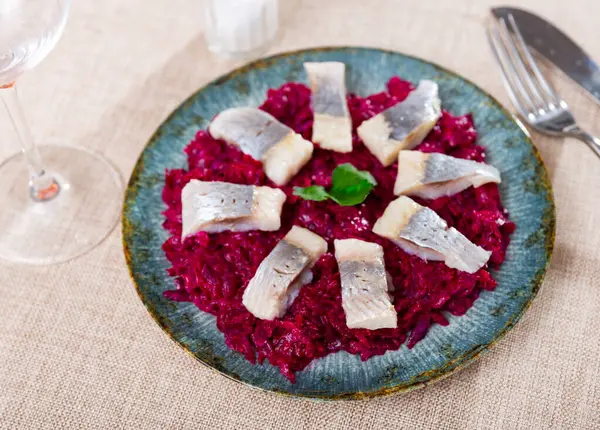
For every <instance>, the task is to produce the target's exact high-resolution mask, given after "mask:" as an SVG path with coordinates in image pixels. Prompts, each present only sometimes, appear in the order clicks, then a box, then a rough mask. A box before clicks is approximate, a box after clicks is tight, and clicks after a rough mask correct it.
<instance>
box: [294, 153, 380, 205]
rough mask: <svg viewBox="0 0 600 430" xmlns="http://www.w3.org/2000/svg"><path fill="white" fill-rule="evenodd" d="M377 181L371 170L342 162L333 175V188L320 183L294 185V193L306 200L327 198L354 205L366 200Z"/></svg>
mask: <svg viewBox="0 0 600 430" xmlns="http://www.w3.org/2000/svg"><path fill="white" fill-rule="evenodd" d="M375 185H377V181H376V180H375V178H374V177H373V175H371V174H370V173H369V172H366V171H362V170H358V169H357V168H356V167H354V166H353V165H352V164H349V163H346V164H340V165H339V166H337V167H336V168H335V170H334V171H333V174H332V175H331V189H330V190H329V191H327V190H326V189H325V187H322V186H320V185H311V186H310V187H304V188H302V187H294V195H295V196H299V197H302V198H303V199H304V200H313V201H316V202H322V201H324V200H327V199H331V200H333V201H335V202H336V203H337V204H339V205H340V206H354V205H358V204H360V203H362V202H364V201H365V199H366V198H367V196H368V195H369V193H370V192H371V190H372V189H373V187H375Z"/></svg>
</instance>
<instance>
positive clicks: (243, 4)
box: [204, 0, 279, 58]
mask: <svg viewBox="0 0 600 430" xmlns="http://www.w3.org/2000/svg"><path fill="white" fill-rule="evenodd" d="M278 27H279V13H278V0H206V1H205V2H204V38H205V39H206V44H207V45H208V49H209V50H210V51H212V52H214V53H216V54H219V55H224V56H226V57H231V58H251V57H256V56H258V55H259V54H262V53H263V52H264V51H266V49H267V48H268V47H269V45H270V43H271V42H272V41H273V39H274V38H275V36H276V35H277V29H278Z"/></svg>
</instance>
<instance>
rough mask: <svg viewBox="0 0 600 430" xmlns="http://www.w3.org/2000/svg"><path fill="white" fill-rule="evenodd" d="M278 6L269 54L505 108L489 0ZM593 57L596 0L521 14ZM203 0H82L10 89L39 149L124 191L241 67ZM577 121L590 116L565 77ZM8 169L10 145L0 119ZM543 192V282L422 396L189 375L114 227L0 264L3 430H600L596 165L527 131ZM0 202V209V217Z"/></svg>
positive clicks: (546, 4)
mask: <svg viewBox="0 0 600 430" xmlns="http://www.w3.org/2000/svg"><path fill="white" fill-rule="evenodd" d="M282 3H283V6H284V7H283V15H284V16H283V23H282V27H283V28H282V30H283V31H282V34H281V37H280V38H279V39H278V41H277V43H276V44H275V45H274V46H273V48H272V50H271V52H278V51H284V50H290V49H297V48H302V47H309V46H320V45H362V46H374V47H382V48H387V49H393V50H398V51H401V52H405V53H409V54H414V55H417V56H420V57H423V58H425V59H428V60H432V61H435V62H437V63H439V64H442V65H444V66H446V67H449V68H451V69H454V70H456V71H458V72H459V73H461V74H463V75H464V76H466V77H467V78H470V79H471V80H473V81H475V82H476V83H478V84H479V85H480V86H482V87H483V88H485V89H487V90H489V91H490V92H491V93H492V94H494V95H496V96H497V97H498V98H499V99H500V100H501V101H503V102H505V103H507V102H508V99H507V96H506V94H505V92H504V90H503V88H502V85H501V82H500V79H499V75H498V72H497V70H496V68H495V65H494V63H493V60H492V56H491V54H490V51H489V49H488V46H487V42H486V39H485V34H484V32H483V27H482V25H483V22H484V20H485V18H486V16H487V9H488V7H489V6H490V4H491V3H492V1H491V0H485V1H482V0H461V1H456V0H447V1H433V0H429V1H427V0H403V1H379V0H377V1H374V0H352V1H348V0H335V1H331V0H329V1H325V0H305V1H288V0H282ZM519 3H520V4H521V5H522V6H524V7H527V8H530V9H533V10H536V11H538V12H541V13H543V15H545V16H546V17H548V18H550V19H551V20H553V21H555V22H558V23H560V26H561V28H563V29H564V30H565V31H566V32H568V33H569V34H570V35H572V36H573V37H574V38H575V39H576V40H578V41H581V43H582V44H583V46H584V47H585V48H586V49H587V50H588V51H589V52H590V53H591V54H592V55H593V56H595V57H596V58H597V59H600V38H599V36H600V33H599V30H598V24H597V23H598V17H599V16H600V2H598V1H592V0H570V1H568V2H566V1H562V0H528V1H521V2H519ZM200 17H201V1H200V0H185V1H183V0H127V1H122V0H103V1H95V0H79V1H74V2H73V7H72V14H71V17H70V20H69V22H68V25H67V28H66V32H65V34H64V37H63V39H62V40H61V41H60V43H59V45H58V46H57V48H56V50H55V51H54V52H53V53H52V54H51V55H50V57H49V58H48V59H47V60H46V61H45V62H43V63H42V64H41V65H40V66H39V67H38V68H37V69H35V70H34V71H33V72H31V73H30V74H28V75H27V76H25V77H23V79H22V80H21V82H20V85H21V94H22V99H23V103H24V105H25V107H26V111H27V114H28V116H29V119H30V122H31V124H32V128H33V133H34V135H35V137H36V138H37V140H38V141H45V142H51V143H52V142H69V143H74V144H78V145H83V146H86V147H88V148H91V149H93V150H96V151H99V152H101V153H103V154H104V155H105V156H106V157H108V158H109V159H110V160H112V161H113V162H114V163H115V164H116V165H117V166H118V167H119V169H120V170H121V171H122V172H123V176H124V177H125V178H128V177H129V174H130V172H131V170H132V168H133V165H134V163H135V160H136V158H137V156H138V154H139V152H140V151H141V150H142V148H143V147H144V145H145V144H146V141H147V139H148V138H149V136H150V135H151V134H152V132H153V131H154V129H155V128H156V127H157V126H158V125H159V124H160V122H161V121H163V119H165V117H166V116H167V115H168V114H169V113H170V112H171V110H172V109H173V108H175V107H176V106H177V105H178V104H179V103H180V102H181V101H182V100H183V99H185V98H186V97H187V96H188V95H189V94H191V93H192V92H193V91H194V90H196V89H197V88H199V87H200V86H202V85H203V84H204V83H206V82H208V81H209V80H211V79H213V78H214V77H216V76H217V75H220V74H222V73H224V72H226V71H228V70H230V69H231V68H233V67H234V66H236V65H237V64H235V63H232V62H228V61H222V60H217V59H215V58H213V57H211V56H210V55H209V53H208V52H207V50H206V48H205V45H204V42H203V39H202V25H201V19H200ZM556 82H557V84H558V86H559V88H560V89H561V90H562V92H563V93H564V94H565V96H566V98H567V100H568V102H569V103H570V104H571V106H572V107H573V109H574V110H575V112H576V113H577V115H578V117H579V118H581V121H582V123H583V124H584V125H586V126H587V127H588V128H589V129H590V130H591V131H592V132H595V133H596V134H600V124H598V119H599V117H600V107H598V106H595V105H594V104H593V103H592V102H591V101H590V100H589V99H588V98H587V97H586V96H585V95H583V94H582V93H581V92H580V91H578V90H577V89H576V88H575V86H574V85H573V84H572V83H570V82H568V81H567V80H566V79H564V78H562V77H557V78H556ZM0 118H1V119H0V127H1V128H0V130H1V134H0V138H1V139H2V142H1V145H0V147H1V151H2V154H0V155H2V156H5V155H8V154H9V153H10V152H14V151H15V150H16V147H15V146H13V145H14V134H13V132H12V129H11V128H10V125H9V124H8V122H7V120H6V115H5V113H4V112H2V113H1V114H0ZM534 140H535V142H536V144H537V145H538V147H539V149H540V152H541V153H542V155H543V158H544V159H545V161H546V164H547V167H548V169H549V171H550V175H551V177H552V181H553V184H554V192H555V198H556V202H557V206H558V234H557V239H556V248H555V251H554V259H553V261H552V265H551V267H550V270H549V271H548V274H547V276H546V280H545V283H544V286H543V287H542V289H541V291H540V293H539V295H538V297H537V298H536V300H535V302H534V304H533V306H532V308H531V309H530V310H529V312H528V313H527V314H526V315H525V317H524V318H523V320H522V321H521V322H520V323H519V324H518V326H517V327H516V328H515V329H514V330H513V331H512V332H511V333H510V334H509V335H508V336H506V338H505V339H504V340H502V341H501V342H500V343H499V344H498V345H497V346H496V347H495V348H494V349H493V350H492V351H491V353H490V354H488V355H486V356H485V357H483V358H481V359H480V360H478V361H477V362H476V363H474V364H473V365H471V366H469V367H468V368H467V369H465V370H463V371H461V372H459V373H457V374H456V375H454V376H452V377H450V378H448V379H446V380H443V381H442V382H439V383H437V384H435V385H432V386H429V387H427V388H425V389H421V390H418V391H416V392H411V393H409V394H404V395H394V396H392V397H387V398H380V399H372V400H368V401H355V402H341V403H340V402H338V403H316V402H312V401H307V400H294V399H289V398H284V397H279V396H277V395H273V394H268V393H263V392H259V391H256V390H252V389H250V388H247V387H245V386H243V385H241V384H238V383H235V382H232V381H230V380H228V379H226V378H224V377H222V376H220V375H218V374H216V373H214V372H213V371H211V370H209V369H207V368H206V367H204V366H202V365H201V364H200V363H198V362H196V361H195V360H194V359H193V358H192V357H190V356H189V355H188V354H186V353H184V352H183V351H182V350H181V349H180V348H179V347H178V346H177V345H176V344H175V343H174V342H172V341H171V340H170V339H169V338H168V337H167V336H166V335H165V334H164V333H163V332H162V331H161V330H160V328H159V327H158V326H157V325H156V324H155V323H154V321H153V320H152V319H151V318H150V316H149V315H148V313H147V312H146V309H145V308H144V306H143V305H142V304H141V302H140V300H139V299H138V297H137V294H136V292H135V290H134V287H133V285H132V283H131V281H130V279H129V276H128V273H127V269H126V267H125V261H124V258H123V253H122V249H121V232H120V229H119V228H117V229H116V230H115V231H114V232H113V233H112V234H111V235H110V237H109V238H108V239H107V240H106V241H105V242H104V243H102V244H101V245H100V246H99V247H98V248H97V249H95V250H94V251H93V252H91V253H89V254H87V255H85V256H83V257H81V258H79V259H77V260H75V261H72V262H69V263H66V264H62V265H57V266H51V267H24V266H15V265H7V264H3V265H1V266H0V316H1V319H0V428H2V429H22V428H25V429H46V428H57V429H66V428H86V429H87V428H89V429H121V428H127V429H162V428H168V429H183V428H190V429H203V428H206V429H220V428H232V429H234V428H240V429H242V428H243V429H279V428H302V429H337V428H351V429H370V428H381V429H389V428H410V429H413V428H417V429H425V428H448V429H450V428H469V429H487V428H494V429H512V428H533V429H541V428H557V429H558V428H560V429H584V428H587V429H592V428H600V227H599V226H600V160H597V159H596V158H595V157H594V156H593V155H592V152H591V151H590V150H589V149H588V148H586V147H585V146H584V145H583V144H580V143H578V142H576V141H572V140H561V139H549V138H545V137H541V136H539V135H534ZM1 207H2V202H0V210H1Z"/></svg>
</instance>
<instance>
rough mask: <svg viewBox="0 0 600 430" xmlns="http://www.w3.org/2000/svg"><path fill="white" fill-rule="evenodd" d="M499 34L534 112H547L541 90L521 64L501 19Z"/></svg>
mask: <svg viewBox="0 0 600 430" xmlns="http://www.w3.org/2000/svg"><path fill="white" fill-rule="evenodd" d="M500 33H501V35H502V37H503V39H504V41H505V42H506V43H505V45H506V49H507V51H508V54H509V56H510V58H511V60H512V63H513V64H514V66H515V69H516V72H517V73H518V75H519V77H520V78H521V82H523V86H524V87H525V90H526V91H527V94H529V96H531V99H532V104H533V105H535V107H536V111H537V110H540V109H542V110H548V103H546V101H545V100H544V98H543V97H542V95H541V93H540V90H541V89H538V87H539V85H538V84H537V83H536V82H534V79H532V76H531V73H530V72H529V71H528V70H527V68H526V66H525V63H524V62H523V56H522V55H521V53H520V52H519V49H518V48H517V45H516V44H515V41H514V39H513V37H512V36H511V34H510V32H509V31H508V26H507V25H506V21H505V20H504V19H503V18H501V19H500ZM540 113H543V112H540Z"/></svg>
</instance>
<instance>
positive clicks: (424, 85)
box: [357, 80, 442, 166]
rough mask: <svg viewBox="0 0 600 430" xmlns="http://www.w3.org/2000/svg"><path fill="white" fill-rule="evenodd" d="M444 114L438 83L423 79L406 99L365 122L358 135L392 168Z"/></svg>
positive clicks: (378, 157)
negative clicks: (400, 155) (399, 156)
mask: <svg viewBox="0 0 600 430" xmlns="http://www.w3.org/2000/svg"><path fill="white" fill-rule="evenodd" d="M441 115H442V111H441V104H440V99H439V96H438V86H437V84H436V83H435V82H433V81H428V80H423V81H421V82H420V83H419V86H418V87H417V88H416V89H415V90H414V91H412V92H411V93H410V94H409V95H408V97H407V98H406V99H405V100H403V101H401V102H400V103H398V104H395V105H394V106H392V107H390V108H388V109H386V110H384V111H383V112H381V113H380V114H377V115H375V116H374V117H373V118H370V119H368V120H367V121H365V122H363V123H362V124H361V125H360V126H359V127H358V129H357V133H358V136H359V137H360V138H361V139H362V141H363V142H364V144H365V145H366V147H367V148H368V149H369V151H371V153H372V154H373V155H374V156H375V157H377V159H378V160H379V161H380V162H381V164H383V165H384V166H389V165H390V164H392V163H393V162H394V161H395V160H396V157H397V156H398V152H399V151H400V150H402V149H412V148H414V147H415V146H417V145H418V144H420V143H421V142H422V141H423V139H424V138H425V136H427V134H428V133H429V132H430V131H431V129H432V128H433V126H434V125H435V124H436V122H437V120H438V119H439V118H440V116H441Z"/></svg>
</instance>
